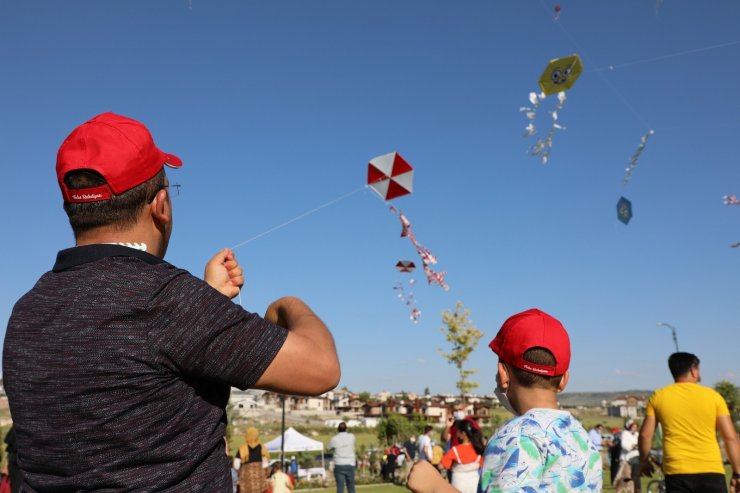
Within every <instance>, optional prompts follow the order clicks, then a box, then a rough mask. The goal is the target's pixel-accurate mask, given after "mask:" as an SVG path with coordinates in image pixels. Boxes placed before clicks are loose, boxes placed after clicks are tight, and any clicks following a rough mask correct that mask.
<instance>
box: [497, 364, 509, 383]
mask: <svg viewBox="0 0 740 493" xmlns="http://www.w3.org/2000/svg"><path fill="white" fill-rule="evenodd" d="M497 377H498V382H499V386H500V387H501V388H502V389H504V390H506V389H508V388H509V384H510V383H511V381H510V378H511V377H510V376H509V373H508V372H507V371H506V367H505V366H504V364H503V363H502V362H501V361H499V362H498V368H497Z"/></svg>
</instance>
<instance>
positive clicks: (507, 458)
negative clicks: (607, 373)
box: [408, 309, 602, 493]
mask: <svg viewBox="0 0 740 493" xmlns="http://www.w3.org/2000/svg"><path fill="white" fill-rule="evenodd" d="M489 346H490V348H491V349H492V350H493V352H494V353H496V354H497V355H498V358H499V361H498V367H497V372H496V384H497V388H496V395H497V397H498V398H499V401H500V403H501V405H502V406H503V407H504V408H506V409H507V410H509V411H510V412H511V413H513V414H514V415H516V417H514V418H513V419H511V420H510V421H508V422H507V423H506V424H504V425H503V426H502V427H501V428H499V429H498V431H497V432H496V434H495V435H494V436H493V437H491V440H490V441H489V442H488V446H487V447H486V450H485V454H484V460H483V468H482V474H481V478H480V484H479V490H480V491H481V492H482V493H499V492H501V493H508V492H511V493H513V492H520V491H530V490H531V491H569V492H581V491H601V486H602V485H601V482H602V477H601V456H600V455H599V452H598V451H597V450H596V449H595V448H594V446H593V444H592V443H591V441H590V440H589V437H588V433H587V432H586V430H585V429H584V428H583V426H582V425H581V424H580V423H579V422H578V421H577V420H576V419H575V418H573V416H571V414H570V413H569V412H567V411H562V410H560V409H559V406H558V399H557V395H558V393H559V392H561V391H562V390H563V389H565V386H566V385H567V383H568V378H569V376H570V375H569V372H568V367H569V365H570V339H569V337H568V333H567V332H566V330H565V328H564V327H563V325H562V324H561V323H560V322H559V321H558V320H556V319H555V318H553V317H551V316H550V315H548V314H547V313H544V312H542V311H540V310H537V309H530V310H527V311H525V312H522V313H518V314H516V315H513V316H511V317H509V319H507V320H506V322H504V324H503V325H502V326H501V329H500V330H499V332H498V334H496V337H495V338H494V339H493V340H492V341H491V343H490V345H489ZM408 488H409V489H410V490H411V491H413V492H414V493H454V492H456V491H458V490H457V489H455V488H454V487H453V486H452V485H451V484H449V483H447V482H446V481H445V480H444V479H443V478H442V477H441V476H440V475H439V474H438V473H437V472H436V471H435V470H434V469H433V468H432V467H430V465H429V464H425V463H418V464H417V465H416V466H414V469H412V471H411V475H410V476H409V482H408Z"/></svg>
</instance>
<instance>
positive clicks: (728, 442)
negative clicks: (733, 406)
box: [717, 415, 740, 492]
mask: <svg viewBox="0 0 740 493" xmlns="http://www.w3.org/2000/svg"><path fill="white" fill-rule="evenodd" d="M717 431H719V434H720V436H721V437H722V441H723V442H724V443H725V451H726V452H727V458H728V459H729V460H730V464H731V465H732V472H733V474H740V440H738V438H737V432H736V431H735V427H734V426H733V425H732V418H731V417H730V416H729V415H724V416H717ZM730 491H731V492H733V491H734V492H740V480H738V479H735V478H733V479H732V480H731V481H730Z"/></svg>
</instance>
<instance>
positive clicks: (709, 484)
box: [665, 473, 727, 493]
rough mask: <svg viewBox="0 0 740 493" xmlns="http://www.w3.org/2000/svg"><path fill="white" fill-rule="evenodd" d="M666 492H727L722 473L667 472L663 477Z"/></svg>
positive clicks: (725, 481)
mask: <svg viewBox="0 0 740 493" xmlns="http://www.w3.org/2000/svg"><path fill="white" fill-rule="evenodd" d="M665 486H666V491H667V492H668V493H727V480H726V479H725V475H724V474H717V473H706V474H669V475H667V476H666V477H665Z"/></svg>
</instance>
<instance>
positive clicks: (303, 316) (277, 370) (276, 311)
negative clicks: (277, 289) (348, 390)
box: [255, 297, 341, 395]
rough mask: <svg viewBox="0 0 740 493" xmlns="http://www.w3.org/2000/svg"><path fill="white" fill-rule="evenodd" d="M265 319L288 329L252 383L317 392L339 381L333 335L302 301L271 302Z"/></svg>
mask: <svg viewBox="0 0 740 493" xmlns="http://www.w3.org/2000/svg"><path fill="white" fill-rule="evenodd" d="M265 320H267V321H268V322H271V323H274V324H276V325H279V326H281V327H284V328H286V329H288V337H287V339H286V340H285V343H284V344H283V347H282V348H280V351H279V352H278V354H277V356H275V359H274V360H272V363H270V366H268V367H267V370H265V372H264V373H263V374H262V376H261V377H260V379H259V380H258V381H257V384H256V385H255V387H256V388H258V389H263V390H270V391H273V392H278V393H283V394H293V395H319V394H322V393H324V392H327V391H329V390H331V389H333V388H334V387H336V386H337V384H338V383H339V377H340V373H341V372H340V368H339V358H338V356H337V350H336V347H335V346H334V338H333V337H332V335H331V333H330V332H329V329H328V328H327V327H326V325H324V323H323V322H322V321H321V320H320V319H319V317H317V316H316V314H314V312H313V311H311V309H310V308H309V307H308V305H306V304H305V303H304V302H302V301H301V300H299V299H298V298H293V297H285V298H280V299H279V300H277V301H275V302H273V303H272V304H271V305H270V306H269V307H268V308H267V312H266V313H265Z"/></svg>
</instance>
